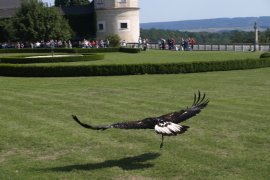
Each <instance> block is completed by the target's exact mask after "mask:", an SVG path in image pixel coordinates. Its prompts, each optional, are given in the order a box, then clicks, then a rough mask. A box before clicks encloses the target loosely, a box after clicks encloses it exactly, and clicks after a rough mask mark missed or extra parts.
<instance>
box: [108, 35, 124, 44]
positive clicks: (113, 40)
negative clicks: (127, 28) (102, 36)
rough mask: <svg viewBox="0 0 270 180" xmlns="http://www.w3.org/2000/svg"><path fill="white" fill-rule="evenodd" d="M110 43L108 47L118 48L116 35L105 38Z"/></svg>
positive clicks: (118, 40) (117, 36)
mask: <svg viewBox="0 0 270 180" xmlns="http://www.w3.org/2000/svg"><path fill="white" fill-rule="evenodd" d="M106 39H108V40H109V42H110V47H119V46H120V40H121V39H120V37H119V35H117V34H111V35H108V36H107V37H106Z"/></svg>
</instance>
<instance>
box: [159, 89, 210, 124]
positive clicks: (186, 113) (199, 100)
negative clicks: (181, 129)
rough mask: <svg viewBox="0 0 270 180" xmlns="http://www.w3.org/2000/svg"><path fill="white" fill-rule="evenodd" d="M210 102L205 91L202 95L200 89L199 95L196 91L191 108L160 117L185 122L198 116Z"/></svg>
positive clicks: (174, 121) (170, 120) (165, 119)
mask: <svg viewBox="0 0 270 180" xmlns="http://www.w3.org/2000/svg"><path fill="white" fill-rule="evenodd" d="M208 103H209V100H208V99H205V93H204V94H203V96H201V93H200V91H198V96H197V95H196V93H194V102H193V104H192V106H191V107H190V108H186V109H183V110H180V111H176V112H172V113H169V114H165V115H162V116H160V117H158V118H159V119H162V120H163V121H167V122H168V121H169V122H173V123H176V124H177V123H180V122H183V121H185V120H187V119H189V118H191V117H193V116H196V115H197V114H198V113H200V112H201V110H202V109H203V108H205V107H206V106H207V105H208Z"/></svg>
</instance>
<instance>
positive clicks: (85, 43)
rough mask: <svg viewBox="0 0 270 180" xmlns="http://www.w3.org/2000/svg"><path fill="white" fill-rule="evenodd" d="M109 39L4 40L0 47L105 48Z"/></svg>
mask: <svg viewBox="0 0 270 180" xmlns="http://www.w3.org/2000/svg"><path fill="white" fill-rule="evenodd" d="M109 44H110V42H109V40H105V41H104V40H100V41H95V40H92V41H90V40H87V39H83V40H81V41H73V42H71V41H70V40H68V41H61V40H49V41H36V42H15V43H13V42H12V43H11V42H4V43H0V48H16V49H22V48H72V47H73V46H76V47H79V48H107V47H109Z"/></svg>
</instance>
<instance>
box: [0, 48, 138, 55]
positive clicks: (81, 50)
mask: <svg viewBox="0 0 270 180" xmlns="http://www.w3.org/2000/svg"><path fill="white" fill-rule="evenodd" d="M51 52H52V49H51V48H34V49H32V48H24V49H0V54H1V53H51ZM53 52H55V53H105V52H127V53H139V52H140V50H139V49H134V48H73V49H67V48H54V49H53Z"/></svg>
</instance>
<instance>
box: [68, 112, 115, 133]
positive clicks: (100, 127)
mask: <svg viewBox="0 0 270 180" xmlns="http://www.w3.org/2000/svg"><path fill="white" fill-rule="evenodd" d="M72 118H73V119H74V120H75V121H76V122H77V123H78V124H80V125H81V126H82V127H84V128H87V129H93V130H106V129H108V128H110V127H109V126H92V125H89V124H85V123H82V122H81V121H80V120H79V119H78V117H77V116H76V115H72Z"/></svg>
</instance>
